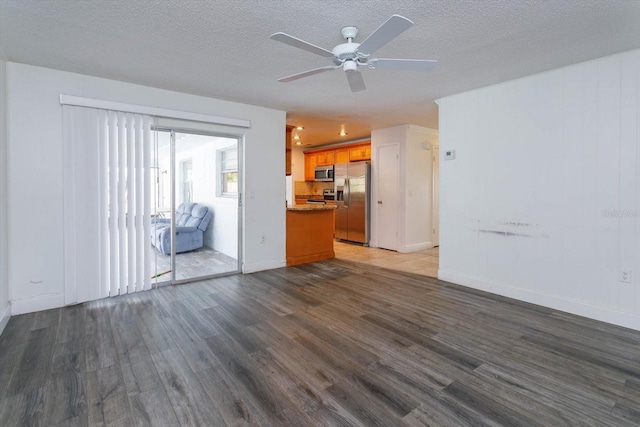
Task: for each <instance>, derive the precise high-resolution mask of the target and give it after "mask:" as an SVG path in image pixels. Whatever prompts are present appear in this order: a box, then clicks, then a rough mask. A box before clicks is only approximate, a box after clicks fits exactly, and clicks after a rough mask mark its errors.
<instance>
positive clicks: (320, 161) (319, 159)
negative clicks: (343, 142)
mask: <svg viewBox="0 0 640 427" xmlns="http://www.w3.org/2000/svg"><path fill="white" fill-rule="evenodd" d="M334 154H335V152H334V151H333V150H331V151H322V152H320V153H318V154H316V165H318V166H330V165H332V164H333V163H334Z"/></svg>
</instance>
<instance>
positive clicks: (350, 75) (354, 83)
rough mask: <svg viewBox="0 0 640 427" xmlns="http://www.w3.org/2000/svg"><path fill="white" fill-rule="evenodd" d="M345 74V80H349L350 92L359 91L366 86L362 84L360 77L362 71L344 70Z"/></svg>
mask: <svg viewBox="0 0 640 427" xmlns="http://www.w3.org/2000/svg"><path fill="white" fill-rule="evenodd" d="M345 74H346V75H347V80H349V86H350V87H351V92H360V91H361V90H365V89H366V88H367V87H366V86H365V85H364V79H363V78H362V73H360V71H346V72H345Z"/></svg>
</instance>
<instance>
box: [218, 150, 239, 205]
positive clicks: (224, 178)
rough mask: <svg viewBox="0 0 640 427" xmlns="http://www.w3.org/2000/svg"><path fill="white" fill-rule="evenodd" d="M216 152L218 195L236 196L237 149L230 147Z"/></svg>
mask: <svg viewBox="0 0 640 427" xmlns="http://www.w3.org/2000/svg"><path fill="white" fill-rule="evenodd" d="M218 153H219V154H220V155H219V158H220V164H219V165H220V174H219V179H220V182H219V185H218V188H219V195H221V196H225V197H238V149H237V148H236V147H230V148H225V149H223V150H220V151H219V152H218Z"/></svg>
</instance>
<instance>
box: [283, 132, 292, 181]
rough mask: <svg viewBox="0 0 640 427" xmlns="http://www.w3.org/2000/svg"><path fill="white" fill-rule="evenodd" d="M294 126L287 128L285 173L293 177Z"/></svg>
mask: <svg viewBox="0 0 640 427" xmlns="http://www.w3.org/2000/svg"><path fill="white" fill-rule="evenodd" d="M292 131H293V126H287V132H286V138H285V144H284V162H285V163H284V171H285V174H286V175H291V132H292Z"/></svg>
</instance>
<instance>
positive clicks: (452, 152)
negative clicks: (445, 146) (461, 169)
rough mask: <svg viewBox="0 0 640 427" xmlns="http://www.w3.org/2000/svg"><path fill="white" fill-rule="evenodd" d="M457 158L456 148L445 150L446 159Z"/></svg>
mask: <svg viewBox="0 0 640 427" xmlns="http://www.w3.org/2000/svg"><path fill="white" fill-rule="evenodd" d="M455 158H456V150H445V152H444V159H445V160H453V159H455Z"/></svg>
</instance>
